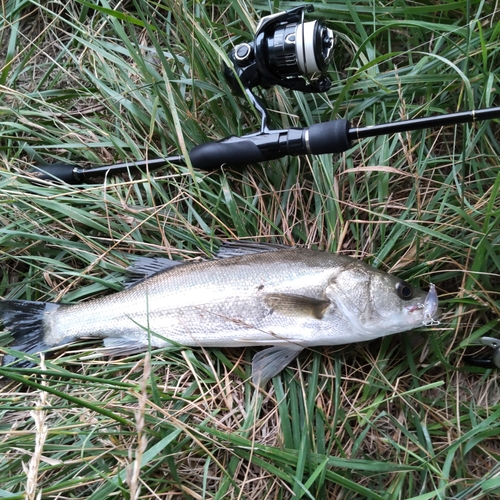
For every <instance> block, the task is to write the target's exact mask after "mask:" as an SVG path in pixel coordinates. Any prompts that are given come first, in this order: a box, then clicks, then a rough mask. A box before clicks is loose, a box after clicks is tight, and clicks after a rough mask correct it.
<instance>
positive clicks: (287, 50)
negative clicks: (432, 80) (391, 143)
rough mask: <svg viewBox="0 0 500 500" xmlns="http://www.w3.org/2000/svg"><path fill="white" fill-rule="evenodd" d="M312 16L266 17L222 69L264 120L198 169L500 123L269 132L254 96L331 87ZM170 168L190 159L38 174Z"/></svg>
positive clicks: (327, 42)
mask: <svg viewBox="0 0 500 500" xmlns="http://www.w3.org/2000/svg"><path fill="white" fill-rule="evenodd" d="M313 10H314V7H313V6H312V5H307V6H301V7H296V8H293V9H290V10H287V11H286V12H281V13H278V14H273V15H270V16H266V17H263V18H262V19H261V20H260V22H259V24H258V26H257V30H256V33H255V37H254V40H253V41H252V42H246V43H241V44H239V45H237V46H236V47H234V48H233V49H232V50H231V51H230V52H229V54H228V59H229V61H230V63H231V64H230V65H229V66H225V67H224V74H225V76H226V78H227V79H228V81H229V83H230V84H231V86H232V88H233V89H234V90H236V91H237V90H244V92H245V93H246V95H247V96H248V98H249V100H250V102H251V103H252V105H253V106H254V107H255V109H256V110H257V111H258V112H259V113H260V115H261V120H262V121H261V127H260V131H259V132H256V133H252V134H248V135H245V136H242V137H235V136H231V137H228V138H226V139H222V140H221V141H218V142H211V143H206V144H200V145H198V146H195V147H194V148H193V149H192V150H191V151H190V152H189V161H190V163H191V165H192V166H193V167H194V168H196V169H200V170H216V169H219V168H220V167H222V166H223V165H228V166H233V167H237V166H243V165H248V164H251V163H258V162H262V161H269V160H274V159H277V158H283V157H285V156H288V155H290V156H297V155H306V154H326V153H329V154H332V153H342V152H345V151H347V150H348V149H350V148H351V146H352V141H354V140H359V139H363V138H366V137H376V136H380V135H386V134H395V133H400V132H407V131H411V130H418V129H424V128H428V127H443V126H447V125H455V124H460V123H470V122H474V121H480V120H488V119H493V118H500V107H497V108H487V109H480V110H473V111H465V112H461V113H452V114H446V115H441V116H435V117H426V118H417V119H411V120H406V121H399V122H392V123H386V124H382V125H375V126H370V127H351V124H350V123H349V121H347V120H334V121H329V122H324V123H317V124H314V125H311V126H310V127H307V128H290V129H283V130H272V129H270V128H269V116H268V112H267V110H266V107H265V105H264V103H263V102H262V101H261V100H260V99H259V98H258V97H257V96H256V95H255V94H254V93H253V91H252V89H254V88H255V87H263V88H270V87H272V86H274V85H280V86H282V87H286V88H289V89H292V90H296V91H300V92H325V91H327V90H328V89H329V88H330V87H331V81H330V80H329V78H328V76H327V74H326V72H327V68H328V65H329V63H330V62H331V59H332V56H333V51H334V47H335V36H334V33H333V31H332V30H331V29H329V28H327V27H326V26H325V25H324V23H323V22H322V21H321V20H315V21H305V18H304V16H305V13H306V12H312V11H313ZM168 164H174V165H186V158H184V157H183V156H171V157H168V158H160V159H156V160H138V161H134V162H126V163H118V164H115V165H103V166H95V167H89V168H83V167H80V166H78V165H69V164H54V165H47V166H43V167H42V166H38V167H35V172H33V175H34V176H35V177H36V178H37V179H39V180H45V181H51V180H52V181H60V182H61V181H62V182H66V183H69V184H80V183H85V182H88V181H90V180H91V179H92V178H94V177H97V176H102V175H106V174H120V173H126V172H131V171H134V170H141V169H144V168H147V169H148V170H154V169H157V168H161V167H163V166H165V165H168Z"/></svg>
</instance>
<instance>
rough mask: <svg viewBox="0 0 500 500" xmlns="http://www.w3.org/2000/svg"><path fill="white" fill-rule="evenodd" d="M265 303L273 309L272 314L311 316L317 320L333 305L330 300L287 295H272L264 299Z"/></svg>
mask: <svg viewBox="0 0 500 500" xmlns="http://www.w3.org/2000/svg"><path fill="white" fill-rule="evenodd" d="M264 302H265V303H266V305H267V306H268V307H270V308H271V312H279V313H281V314H284V315H285V316H292V317H297V316H311V317H313V318H316V319H321V318H322V317H323V314H324V313H325V311H326V309H327V307H328V306H330V305H331V302H330V301H329V300H322V299H315V298H313V297H306V296H305V295H294V294H286V293H270V294H268V295H266V296H265V297H264Z"/></svg>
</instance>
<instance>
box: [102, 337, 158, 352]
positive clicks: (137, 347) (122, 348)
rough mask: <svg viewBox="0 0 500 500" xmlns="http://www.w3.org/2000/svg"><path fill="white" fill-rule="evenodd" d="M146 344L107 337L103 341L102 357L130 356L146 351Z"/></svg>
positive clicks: (124, 338)
mask: <svg viewBox="0 0 500 500" xmlns="http://www.w3.org/2000/svg"><path fill="white" fill-rule="evenodd" d="M148 347H149V346H148V344H147V343H144V342H140V341H137V340H135V339H133V340H132V339H128V338H126V337H107V338H105V339H104V348H103V349H102V350H101V353H100V354H101V355H102V356H130V355H131V354H137V353H139V352H144V351H147V350H148Z"/></svg>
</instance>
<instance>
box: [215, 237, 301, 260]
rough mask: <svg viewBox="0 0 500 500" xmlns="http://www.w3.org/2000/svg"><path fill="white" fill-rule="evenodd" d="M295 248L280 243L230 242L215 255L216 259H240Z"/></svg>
mask: <svg viewBox="0 0 500 500" xmlns="http://www.w3.org/2000/svg"><path fill="white" fill-rule="evenodd" d="M292 248H295V247H290V246H288V245H280V244H278V243H258V242H255V241H228V242H224V243H223V244H222V246H221V247H220V248H219V250H217V253H216V254H215V258H216V259H227V258H230V257H240V256H242V255H251V254H255V253H265V252H276V251H277V250H290V249H292Z"/></svg>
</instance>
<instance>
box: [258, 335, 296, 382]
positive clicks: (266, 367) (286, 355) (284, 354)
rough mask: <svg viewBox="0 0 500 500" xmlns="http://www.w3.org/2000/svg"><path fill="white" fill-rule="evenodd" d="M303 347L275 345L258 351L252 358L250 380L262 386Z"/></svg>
mask: <svg viewBox="0 0 500 500" xmlns="http://www.w3.org/2000/svg"><path fill="white" fill-rule="evenodd" d="M302 349H303V347H302V346H300V345H297V344H286V345H284V346H283V345H279V346H278V345H276V346H274V347H268V348H267V349H264V350H263V351H260V352H258V353H257V354H256V355H255V356H254V357H253V360H252V382H253V383H254V384H255V385H257V386H261V387H263V386H264V385H266V383H267V381H268V380H270V379H271V378H273V377H274V376H276V375H278V373H279V372H280V371H281V370H283V368H285V367H286V366H288V365H289V364H290V362H291V361H293V360H294V359H295V358H296V357H297V356H298V354H299V353H300V351H302Z"/></svg>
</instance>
